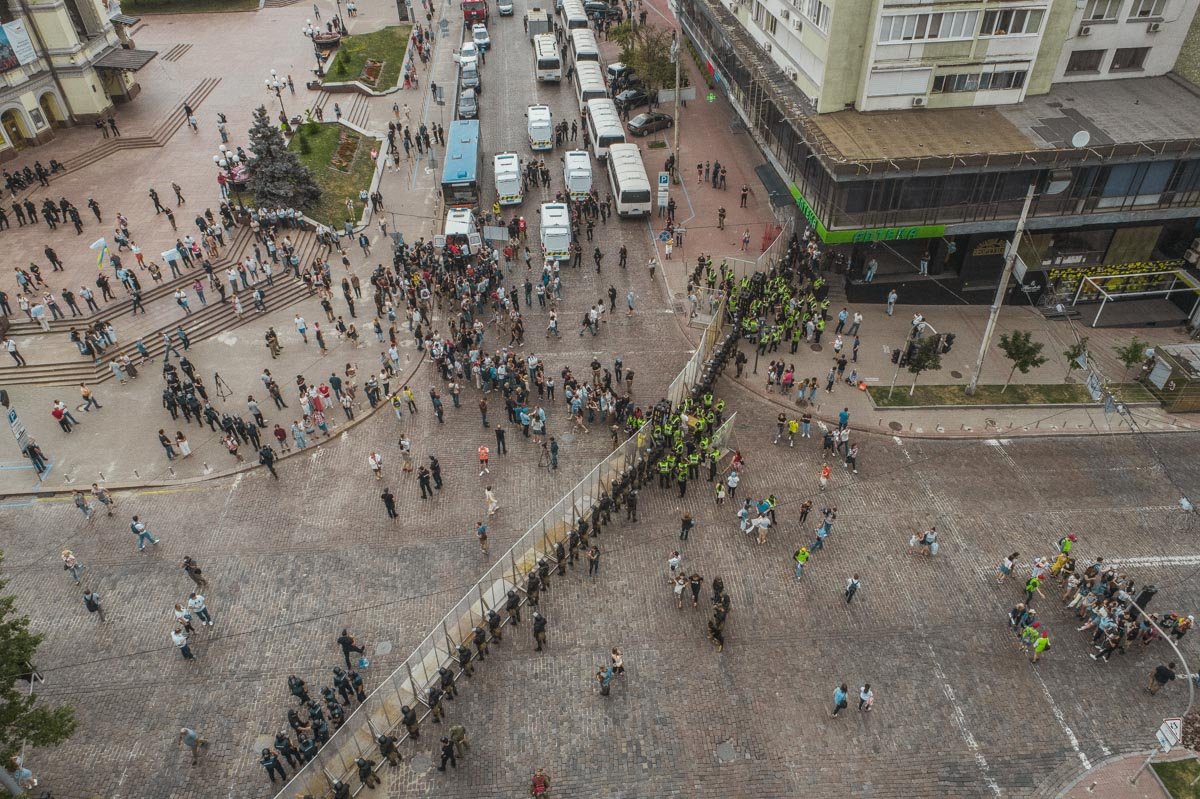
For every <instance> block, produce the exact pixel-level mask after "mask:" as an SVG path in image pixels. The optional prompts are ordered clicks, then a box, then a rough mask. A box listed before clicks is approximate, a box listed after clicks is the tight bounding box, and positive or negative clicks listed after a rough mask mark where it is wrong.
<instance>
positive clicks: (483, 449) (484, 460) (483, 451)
mask: <svg viewBox="0 0 1200 799" xmlns="http://www.w3.org/2000/svg"><path fill="white" fill-rule="evenodd" d="M490 454H491V453H490V451H489V450H488V448H487V446H486V445H483V446H480V447H479V476H480V477H483V476H484V475H485V474H491V473H492V470H491V469H489V468H488V457H489V456H490Z"/></svg>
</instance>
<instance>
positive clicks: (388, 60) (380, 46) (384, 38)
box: [325, 25, 412, 91]
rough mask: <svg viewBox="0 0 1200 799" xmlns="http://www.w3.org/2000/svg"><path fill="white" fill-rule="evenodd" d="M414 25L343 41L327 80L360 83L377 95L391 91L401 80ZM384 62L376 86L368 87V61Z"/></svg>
mask: <svg viewBox="0 0 1200 799" xmlns="http://www.w3.org/2000/svg"><path fill="white" fill-rule="evenodd" d="M411 30H412V26H411V25H393V26H392V27H390V28H383V29H382V30H377V31H375V32H374V33H361V34H355V35H353V36H351V37H349V38H344V39H342V42H341V44H339V45H338V49H337V53H336V54H335V55H334V56H333V58H331V59H330V60H329V64H328V66H327V67H326V70H325V80H326V81H329V82H330V83H344V82H346V81H352V80H361V81H363V82H364V83H367V85H369V86H371V88H373V89H375V90H377V91H383V90H384V89H390V88H392V87H393V86H395V85H396V81H397V80H398V79H399V78H400V67H402V66H403V65H404V51H405V49H406V48H407V47H408V34H409V32H410V31H411ZM368 59H369V60H372V61H382V62H383V67H382V68H381V69H379V70H378V72H379V77H378V78H377V79H376V81H375V83H373V84H371V83H368V82H367V80H366V79H365V78H364V76H363V68H364V67H365V66H366V65H367V61H368Z"/></svg>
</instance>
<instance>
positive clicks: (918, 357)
mask: <svg viewBox="0 0 1200 799" xmlns="http://www.w3.org/2000/svg"><path fill="white" fill-rule="evenodd" d="M941 368H942V354H941V353H940V352H938V340H937V338H936V337H934V338H923V339H921V340H920V341H918V342H917V346H916V348H915V349H914V350H913V352H912V355H910V356H908V371H910V372H912V375H913V381H912V387H911V388H910V389H909V390H908V396H910V397H911V396H912V395H913V392H915V391H916V390H917V378H918V377H920V376H921V372H936V371H938V370H939V369H941Z"/></svg>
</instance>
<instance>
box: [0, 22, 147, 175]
mask: <svg viewBox="0 0 1200 799" xmlns="http://www.w3.org/2000/svg"><path fill="white" fill-rule="evenodd" d="M136 21H137V20H136V19H133V18H131V17H128V16H125V15H122V14H121V10H120V6H119V5H118V4H116V3H115V2H114V3H113V4H112V5H111V6H106V5H104V4H103V3H100V2H98V0H0V23H3V27H0V161H5V160H9V159H11V158H14V157H15V156H16V155H17V153H18V151H20V150H22V149H24V148H25V147H27V146H30V145H33V144H41V143H43V142H46V141H48V140H50V139H52V138H54V130H55V128H57V127H61V126H64V125H70V124H78V123H87V122H92V121H94V120H96V119H98V118H100V117H102V116H104V115H105V114H107V113H108V112H109V111H111V109H112V107H113V104H114V103H119V102H125V101H127V100H131V99H133V97H135V96H136V95H137V93H138V91H139V90H140V88H139V86H138V84H137V82H136V81H135V80H134V72H135V71H136V70H138V69H140V68H141V67H142V66H144V65H145V64H146V63H147V62H148V61H149V60H150V59H151V58H153V57H154V55H155V53H154V52H153V51H144V50H136V49H134V48H133V43H132V41H131V40H130V39H129V37H128V34H127V26H129V25H132V24H134V23H135V22H136Z"/></svg>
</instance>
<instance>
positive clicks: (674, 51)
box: [671, 29, 679, 182]
mask: <svg viewBox="0 0 1200 799" xmlns="http://www.w3.org/2000/svg"><path fill="white" fill-rule="evenodd" d="M671 60H672V61H674V62H675V121H674V122H672V123H671V127H672V128H674V130H675V145H674V147H673V148H672V150H671V154H672V155H673V156H675V175H676V182H678V176H679V30H678V29H676V31H675V38H674V39H672V40H671Z"/></svg>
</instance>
